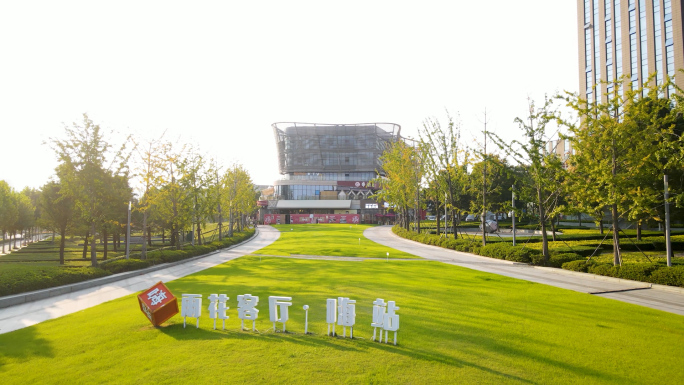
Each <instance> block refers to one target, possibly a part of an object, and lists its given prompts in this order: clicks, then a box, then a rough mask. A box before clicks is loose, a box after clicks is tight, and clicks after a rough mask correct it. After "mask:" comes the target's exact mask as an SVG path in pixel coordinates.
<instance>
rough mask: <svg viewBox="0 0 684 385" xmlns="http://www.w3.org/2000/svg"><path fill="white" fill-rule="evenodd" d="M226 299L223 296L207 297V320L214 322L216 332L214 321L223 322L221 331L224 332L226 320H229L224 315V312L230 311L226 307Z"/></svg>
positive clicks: (213, 295)
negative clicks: (219, 320)
mask: <svg viewBox="0 0 684 385" xmlns="http://www.w3.org/2000/svg"><path fill="white" fill-rule="evenodd" d="M228 299H229V298H228V297H226V295H225V294H221V295H216V294H212V295H210V296H209V318H211V319H213V320H214V330H216V319H217V318H218V319H221V320H223V330H226V320H227V319H228V318H230V317H229V316H227V315H226V310H228V309H230V308H229V307H227V306H226V301H228Z"/></svg>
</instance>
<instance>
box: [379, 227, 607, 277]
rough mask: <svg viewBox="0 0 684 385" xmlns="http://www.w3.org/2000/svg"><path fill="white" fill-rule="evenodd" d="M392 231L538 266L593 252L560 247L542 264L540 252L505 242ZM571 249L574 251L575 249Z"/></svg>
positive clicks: (442, 244) (425, 241)
mask: <svg viewBox="0 0 684 385" xmlns="http://www.w3.org/2000/svg"><path fill="white" fill-rule="evenodd" d="M392 231H394V233H396V234H397V235H399V236H400V237H402V238H406V239H410V240H413V241H416V242H420V243H424V244H426V245H433V246H440V247H444V248H447V249H451V250H456V251H463V252H467V253H473V254H478V255H482V256H484V257H491V258H497V259H505V260H507V261H513V262H523V263H531V264H534V265H540V266H553V267H561V265H562V264H563V263H565V262H569V261H574V260H577V259H584V257H583V255H584V254H586V255H590V254H591V253H592V252H593V249H592V248H589V247H584V248H578V249H579V250H578V252H571V251H570V248H568V247H562V248H558V249H554V250H550V254H551V255H550V257H549V261H548V262H546V263H544V258H543V255H542V253H541V251H539V250H535V249H530V248H529V247H525V246H524V245H521V246H513V245H512V244H510V243H507V242H493V243H489V244H487V245H486V246H482V245H481V244H480V243H479V240H472V239H470V240H469V239H463V238H459V239H453V238H443V237H442V238H441V237H438V236H436V235H431V234H417V233H415V232H412V231H407V230H405V229H403V228H401V227H400V226H394V228H392ZM572 249H573V250H574V249H575V248H572Z"/></svg>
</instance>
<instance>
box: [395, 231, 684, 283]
mask: <svg viewBox="0 0 684 385" xmlns="http://www.w3.org/2000/svg"><path fill="white" fill-rule="evenodd" d="M390 233H392V235H393V236H395V237H397V238H399V239H403V240H405V241H409V242H413V243H417V244H419V245H423V246H426V247H436V248H439V249H441V250H447V251H450V252H453V253H463V254H468V255H469V256H473V257H477V258H481V259H485V260H488V261H499V262H501V263H507V264H511V265H512V264H521V262H512V261H507V260H505V259H496V258H489V257H483V256H481V255H477V254H472V253H466V252H465V251H456V250H451V249H447V248H445V247H440V246H434V245H426V244H424V243H421V242H418V241H414V240H411V239H406V238H403V237H400V236H399V235H397V234H395V233H394V231H390ZM526 265H528V266H530V267H532V268H535V269H541V270H545V271H548V272H549V273H555V274H563V275H571V276H575V277H583V278H590V279H595V280H597V281H604V282H612V283H621V284H629V285H634V286H635V287H639V288H642V287H643V288H651V289H655V290H660V291H667V292H670V293H676V294H684V287H677V286H667V285H658V284H655V283H653V284H652V283H648V282H641V281H633V280H631V279H623V278H615V277H606V276H604V275H597V274H591V273H582V272H579V271H572V270H564V269H559V268H556V267H546V266H534V265H530V264H526Z"/></svg>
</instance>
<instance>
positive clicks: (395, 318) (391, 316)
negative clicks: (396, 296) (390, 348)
mask: <svg viewBox="0 0 684 385" xmlns="http://www.w3.org/2000/svg"><path fill="white" fill-rule="evenodd" d="M397 310H399V307H398V306H396V305H395V304H394V301H389V302H387V313H385V317H384V322H383V324H384V325H383V329H385V343H387V333H388V331H392V332H394V344H395V345H396V344H397V331H398V330H399V315H397V314H396V313H395V312H396V311H397Z"/></svg>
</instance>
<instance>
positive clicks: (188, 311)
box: [181, 294, 202, 328]
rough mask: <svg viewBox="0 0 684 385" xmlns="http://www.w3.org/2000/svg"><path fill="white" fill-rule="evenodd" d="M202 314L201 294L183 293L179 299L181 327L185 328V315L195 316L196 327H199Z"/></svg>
mask: <svg viewBox="0 0 684 385" xmlns="http://www.w3.org/2000/svg"><path fill="white" fill-rule="evenodd" d="M201 314H202V295H201V294H183V298H182V299H181V317H183V328H185V320H186V317H195V318H197V328H199V319H200V315H201Z"/></svg>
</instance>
